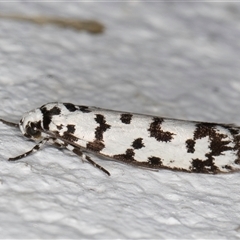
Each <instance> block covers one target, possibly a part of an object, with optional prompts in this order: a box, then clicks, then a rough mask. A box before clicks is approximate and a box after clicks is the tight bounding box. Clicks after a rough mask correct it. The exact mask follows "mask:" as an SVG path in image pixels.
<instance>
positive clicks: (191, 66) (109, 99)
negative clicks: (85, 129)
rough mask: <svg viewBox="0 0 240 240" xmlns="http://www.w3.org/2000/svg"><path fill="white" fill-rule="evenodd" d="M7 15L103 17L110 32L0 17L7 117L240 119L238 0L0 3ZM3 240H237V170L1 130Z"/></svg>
mask: <svg viewBox="0 0 240 240" xmlns="http://www.w3.org/2000/svg"><path fill="white" fill-rule="evenodd" d="M0 12H4V13H18V14H20V13H21V14H32V15H48V16H62V17H70V16H71V17H81V18H90V19H91V18H95V19H98V20H99V21H101V22H103V23H104V24H105V26H106V32H105V33H104V34H102V35H95V36H93V35H90V34H87V33H81V32H75V31H73V30H71V29H61V28H57V27H55V26H50V25H49V26H38V25H34V24H30V23H23V22H14V21H10V20H1V19H0V61H1V68H0V99H1V106H2V107H1V109H0V116H2V117H3V118H5V119H8V120H15V121H17V120H19V119H20V117H21V114H22V113H23V112H26V111H29V110H31V109H33V108H35V107H38V106H40V105H42V104H44V103H46V102H50V101H67V102H73V103H76V104H82V105H97V106H99V107H104V108H110V109H118V110H125V111H134V112H140V113H150V114H154V115H162V116H168V117H173V118H182V119H192V120H202V121H203V120H204V121H218V122H227V123H231V122H232V123H236V124H238V123H239V122H240V113H239V109H240V108H239V99H240V96H239V92H240V80H239V77H240V74H239V65H240V58H239V55H240V44H239V38H240V31H239V29H240V22H239V21H238V20H239V16H240V6H239V4H234V3H203V4H201V3H192V4H191V3H178V4H177V3H159V4H157V3H136V2H130V3H126V2H122V3H96V2H94V3H78V4H77V3H25V4H24V3H0ZM49 75H51V76H49ZM0 133H1V135H0V161H1V167H0V183H1V184H0V192H1V198H0V222H1V224H0V237H1V238H5V239H6V238H12V239H13V238H68V239H77V238H89V239H99V238H165V239H166V238H192V239H199V238H212V239H213V238H214V239H220V238H221V239H237V238H239V237H240V225H239V219H240V213H239V212H240V202H239V196H240V194H239V182H240V174H239V173H235V174H226V175H215V176H212V175H201V174H187V173H180V172H171V171H166V170H163V171H159V172H154V171H147V170H143V169H137V168H133V167H130V166H126V165H122V164H119V163H116V162H111V161H104V160H101V159H97V158H96V157H95V158H94V160H96V161H98V163H100V164H101V165H102V166H104V167H105V168H106V169H108V170H109V171H110V172H111V174H112V176H111V177H107V176H105V175H104V174H103V173H102V172H100V171H99V170H97V169H95V168H93V167H92V166H91V165H90V164H87V163H84V164H83V163H82V161H81V159H79V158H78V157H76V156H74V155H72V154H71V153H69V152H68V151H59V150H58V149H55V148H52V147H46V148H44V149H43V150H42V151H40V152H38V153H36V154H34V155H32V156H31V157H28V158H26V159H24V160H22V161H19V162H16V163H11V162H8V161H7V158H8V157H10V156H16V155H17V154H19V153H22V152H24V151H26V150H28V149H30V148H31V147H32V146H33V143H32V142H31V141H27V140H26V139H25V138H23V137H22V136H21V134H20V132H19V131H16V130H15V129H10V128H9V127H7V126H4V125H2V124H1V125H0Z"/></svg>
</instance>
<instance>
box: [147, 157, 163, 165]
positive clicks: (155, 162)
mask: <svg viewBox="0 0 240 240" xmlns="http://www.w3.org/2000/svg"><path fill="white" fill-rule="evenodd" d="M148 160H149V164H150V165H155V166H158V167H160V166H162V161H161V158H159V157H149V158H148Z"/></svg>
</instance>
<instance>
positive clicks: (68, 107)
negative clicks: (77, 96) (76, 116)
mask: <svg viewBox="0 0 240 240" xmlns="http://www.w3.org/2000/svg"><path fill="white" fill-rule="evenodd" d="M63 105H64V106H65V107H66V108H67V110H68V111H70V112H75V111H76V110H77V108H76V106H75V105H74V104H72V103H63Z"/></svg>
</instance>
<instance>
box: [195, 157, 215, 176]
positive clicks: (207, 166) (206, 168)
mask: <svg viewBox="0 0 240 240" xmlns="http://www.w3.org/2000/svg"><path fill="white" fill-rule="evenodd" d="M191 171H192V172H195V173H218V172H219V169H218V167H217V166H216V165H215V164H214V159H213V158H208V159H207V160H200V159H198V158H196V159H193V160H192V166H191Z"/></svg>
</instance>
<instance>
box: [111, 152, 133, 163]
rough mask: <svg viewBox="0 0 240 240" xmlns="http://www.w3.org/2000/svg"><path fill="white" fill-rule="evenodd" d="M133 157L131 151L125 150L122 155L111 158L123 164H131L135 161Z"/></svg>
mask: <svg viewBox="0 0 240 240" xmlns="http://www.w3.org/2000/svg"><path fill="white" fill-rule="evenodd" d="M134 155H135V153H134V150H133V149H127V150H126V152H125V153H124V154H118V155H113V158H115V159H117V160H120V161H123V162H132V161H135V160H134Z"/></svg>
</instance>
